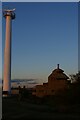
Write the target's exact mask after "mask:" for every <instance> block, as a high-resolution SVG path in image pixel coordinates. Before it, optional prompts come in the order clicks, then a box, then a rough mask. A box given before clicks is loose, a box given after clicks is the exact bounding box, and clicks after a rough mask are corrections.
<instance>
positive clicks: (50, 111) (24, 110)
mask: <svg viewBox="0 0 80 120" xmlns="http://www.w3.org/2000/svg"><path fill="white" fill-rule="evenodd" d="M2 105H3V109H2V112H3V119H2V120H29V119H36V120H39V119H40V120H43V119H44V120H45V119H48V120H56V119H63V120H64V119H65V118H66V119H67V120H68V119H73V120H74V119H76V120H77V119H80V104H77V105H72V106H66V107H67V108H66V111H65V108H64V106H62V107H61V106H58V108H57V107H56V106H54V105H53V106H49V105H45V104H41V103H40V104H39V103H38V104H36V103H32V102H29V101H28V100H27V99H26V100H24V101H20V100H19V99H18V98H17V97H16V98H3V104H2ZM59 107H60V110H59Z"/></svg>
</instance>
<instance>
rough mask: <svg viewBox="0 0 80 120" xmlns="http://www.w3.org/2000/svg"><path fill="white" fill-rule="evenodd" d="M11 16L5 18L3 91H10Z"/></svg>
mask: <svg viewBox="0 0 80 120" xmlns="http://www.w3.org/2000/svg"><path fill="white" fill-rule="evenodd" d="M10 80H11V16H6V36H5V50H4V82H3V91H7V92H9V93H10V91H11V84H10V83H11V81H10Z"/></svg>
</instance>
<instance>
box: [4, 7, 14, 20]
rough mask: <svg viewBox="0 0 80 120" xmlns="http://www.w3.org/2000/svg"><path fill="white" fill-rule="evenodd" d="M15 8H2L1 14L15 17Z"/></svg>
mask: <svg viewBox="0 0 80 120" xmlns="http://www.w3.org/2000/svg"><path fill="white" fill-rule="evenodd" d="M14 11H15V8H14V9H4V10H3V16H4V17H5V18H6V16H10V17H11V18H12V19H15V13H14Z"/></svg>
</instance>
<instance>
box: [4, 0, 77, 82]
mask: <svg viewBox="0 0 80 120" xmlns="http://www.w3.org/2000/svg"><path fill="white" fill-rule="evenodd" d="M9 6H10V7H9ZM7 7H9V8H16V11H15V13H16V18H15V20H13V21H12V78H13V79H16V78H20V79H21V78H22V79H24V78H27V79H31V78H33V79H38V80H40V81H47V79H48V76H49V74H50V73H51V72H52V71H53V69H55V68H56V66H57V64H58V63H59V64H60V68H61V69H63V70H64V72H65V73H67V74H68V75H69V74H72V73H76V72H77V71H78V3H76V2H75V3H16V2H15V3H3V8H7ZM2 35H3V53H4V41H5V19H4V18H3V34H2Z"/></svg>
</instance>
